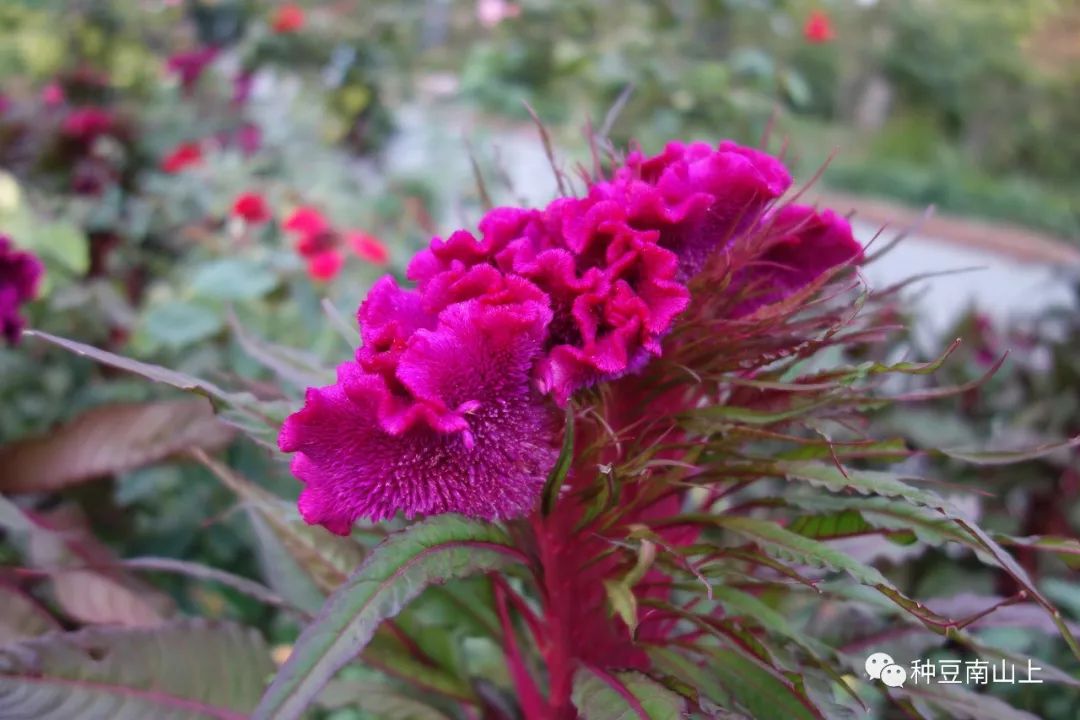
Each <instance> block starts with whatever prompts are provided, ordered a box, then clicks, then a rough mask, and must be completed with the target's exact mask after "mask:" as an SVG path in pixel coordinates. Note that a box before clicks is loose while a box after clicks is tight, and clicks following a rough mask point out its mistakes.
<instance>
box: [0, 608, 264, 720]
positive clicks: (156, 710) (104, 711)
mask: <svg viewBox="0 0 1080 720" xmlns="http://www.w3.org/2000/svg"><path fill="white" fill-rule="evenodd" d="M273 667H274V666H273V663H272V662H271V660H270V655H269V653H268V651H267V648H266V645H265V644H264V643H263V640H262V638H261V637H259V635H258V633H256V632H255V631H254V630H250V629H246V628H241V627H239V626H237V625H233V624H228V623H209V622H205V621H202V620H187V621H183V622H177V623H173V624H170V625H166V626H160V627H157V628H151V629H126V630H118V629H109V628H94V629H91V630H82V631H79V632H74V633H53V634H50V635H45V636H42V637H40V638H37V639H34V640H27V641H23V642H19V643H15V644H13V645H8V646H5V647H3V648H0V717H5V718H34V719H35V720H69V719H70V718H73V717H81V718H109V720H146V718H163V717H168V718H177V720H180V719H190V720H206V718H215V719H217V720H240V719H241V718H243V717H246V714H247V713H248V712H250V710H251V708H252V707H253V706H254V705H255V702H256V701H257V700H258V697H259V694H260V693H261V691H262V688H263V687H264V686H265V683H266V679H267V677H268V676H269V674H270V673H271V672H272V671H273Z"/></svg>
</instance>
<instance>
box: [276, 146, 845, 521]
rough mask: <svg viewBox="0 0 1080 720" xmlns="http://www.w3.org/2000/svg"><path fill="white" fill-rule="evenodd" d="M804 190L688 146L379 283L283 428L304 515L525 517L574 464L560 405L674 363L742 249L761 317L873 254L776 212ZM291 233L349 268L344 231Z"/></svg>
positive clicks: (514, 214) (350, 239) (433, 254)
mask: <svg viewBox="0 0 1080 720" xmlns="http://www.w3.org/2000/svg"><path fill="white" fill-rule="evenodd" d="M790 183H791V178H790V176H789V175H788V173H787V170H786V169H785V168H784V166H783V165H782V164H781V163H780V162H779V161H778V160H776V159H775V158H773V157H771V156H769V155H766V154H765V153H762V152H759V151H756V150H752V149H749V148H744V147H741V146H738V145H735V144H734V143H722V144H720V145H719V146H718V147H716V148H713V147H711V146H709V145H706V144H703V143H694V144H690V145H683V144H680V143H672V144H670V145H668V147H667V148H666V149H665V151H664V152H663V153H661V154H660V155H657V156H655V157H651V158H646V157H644V156H642V155H641V154H640V153H633V154H631V156H630V157H629V158H628V160H627V162H626V163H625V164H624V165H623V166H622V167H621V168H619V169H618V170H617V171H616V173H615V176H614V178H613V179H611V180H603V181H599V182H595V183H594V184H593V185H592V186H591V187H590V191H589V193H588V194H587V195H586V196H585V197H581V198H559V199H557V200H555V201H554V202H552V203H551V204H549V205H548V206H547V207H546V208H544V209H542V210H537V209H524V208H512V207H503V208H496V209H494V210H491V211H489V212H488V213H487V214H486V215H485V216H484V218H483V219H482V220H481V221H480V223H479V226H478V230H477V233H476V234H475V235H474V234H473V233H471V232H468V231H464V230H461V231H458V232H455V233H453V234H451V235H450V236H448V237H447V238H446V239H445V240H443V239H440V238H435V239H433V240H432V241H431V243H430V245H429V247H428V248H427V249H426V250H424V251H422V252H420V253H418V254H417V255H416V256H415V257H414V258H413V260H412V262H411V263H410V264H409V267H408V271H407V276H408V278H409V279H410V280H411V281H413V282H414V283H415V288H413V289H404V288H401V287H399V286H398V284H397V282H396V281H395V280H394V279H393V278H391V277H385V278H383V279H382V280H380V281H379V282H378V283H376V284H375V286H374V287H373V288H372V290H371V292H370V293H369V295H368V297H367V299H366V300H365V301H364V302H363V304H362V305H361V306H360V309H359V311H358V313H357V319H358V321H359V325H360V330H361V338H362V340H363V345H362V347H361V348H360V349H359V350H358V351H357V353H356V357H355V358H354V360H352V361H350V362H346V363H345V364H343V365H341V366H340V367H339V368H338V381H337V383H335V384H334V385H331V386H328V387H323V388H313V389H310V390H308V394H307V400H306V403H305V405H304V408H303V409H302V410H300V411H299V412H297V413H295V414H294V415H292V416H291V417H290V418H289V419H288V420H287V421H286V423H285V425H284V427H283V428H282V431H281V436H280V438H279V444H280V446H281V449H282V450H283V451H285V452H292V453H296V456H295V458H294V460H293V472H294V474H295V475H296V476H297V477H299V478H300V479H301V480H303V481H304V482H305V484H306V487H305V489H304V491H303V493H302V495H301V499H300V508H301V512H302V513H303V515H304V517H305V519H307V520H308V522H312V523H321V524H323V525H325V526H327V527H328V528H330V529H331V530H333V531H335V532H340V533H345V532H348V529H349V527H350V525H351V523H352V522H353V520H355V519H356V518H359V517H367V518H372V519H379V518H385V517H389V516H391V515H394V514H395V513H396V512H399V511H402V512H404V513H405V515H406V516H409V517H411V516H413V515H417V514H432V513H443V512H458V513H463V514H465V515H470V516H473V517H482V518H498V519H505V518H512V517H518V516H521V515H525V514H527V513H529V512H530V511H531V510H532V509H533V508H534V507H535V506H536V503H537V501H538V499H539V496H540V491H541V489H542V487H543V483H544V480H545V478H546V476H547V475H548V473H549V472H550V470H551V468H552V467H553V465H554V463H555V460H556V457H557V454H558V452H557V450H556V448H557V446H558V445H559V442H558V439H557V438H558V435H559V427H558V426H559V423H558V420H559V418H560V417H561V413H560V411H559V410H558V407H559V406H564V405H566V403H567V402H568V401H569V399H570V397H571V396H572V395H573V394H574V393H575V392H577V391H579V390H581V389H583V388H587V387H589V386H592V385H595V384H597V383H601V382H607V381H611V380H615V379H617V378H627V379H629V378H630V376H632V375H634V374H635V373H638V372H640V371H642V370H643V369H644V368H645V366H646V365H648V364H649V362H650V360H651V359H653V358H656V357H658V356H660V355H661V353H662V350H663V347H662V345H663V341H664V338H665V336H666V335H667V334H668V333H669V332H670V330H671V329H672V327H673V325H674V324H675V322H676V320H677V318H678V317H679V316H680V315H681V314H682V313H684V311H686V310H687V308H688V307H689V306H690V299H691V298H690V290H689V289H688V283H689V282H690V281H691V280H692V279H693V277H694V275H696V274H698V273H699V271H700V270H701V269H702V268H703V267H704V266H705V265H706V261H707V260H709V259H710V256H713V255H721V254H724V255H728V254H733V253H732V251H733V250H739V252H738V253H734V254H737V255H739V256H740V257H743V258H744V259H745V262H744V263H743V264H741V265H740V266H739V267H737V268H735V269H734V272H733V273H730V274H731V275H732V276H734V279H733V280H732V281H731V282H727V283H724V284H723V287H731V286H732V282H734V283H738V284H741V286H743V287H745V286H750V285H753V286H754V287H755V288H758V287H759V286H761V287H760V290H761V295H760V298H761V299H760V301H759V302H758V305H760V304H763V303H767V302H775V301H776V300H779V299H782V298H784V297H787V296H789V295H790V294H791V293H792V292H795V291H796V290H798V289H800V288H802V287H805V286H806V285H807V284H809V283H811V282H812V281H813V280H815V279H816V278H818V277H820V276H821V275H822V274H823V273H825V272H826V271H827V270H829V269H830V268H832V267H834V266H836V265H839V264H842V263H844V262H848V261H851V260H853V259H856V258H857V257H858V255H859V252H861V251H860V249H859V246H858V244H857V243H855V242H854V240H853V239H852V238H851V232H850V228H849V227H848V226H847V223H846V221H844V220H843V219H842V218H839V217H838V216H835V215H833V214H832V213H829V212H825V213H820V214H819V213H817V212H815V211H814V210H813V209H811V208H804V207H801V206H790V207H785V208H782V209H779V210H777V209H774V208H773V207H772V206H773V204H774V202H775V201H776V200H777V198H779V197H780V196H781V195H782V194H783V193H784V192H785V191H786V190H787V189H788V187H789V186H790ZM285 229H286V230H287V231H289V232H292V233H295V234H296V235H297V236H298V243H297V248H298V250H299V251H300V252H301V254H304V255H305V257H309V259H310V258H315V257H318V258H323V257H332V258H334V261H333V263H331V264H332V267H330V268H329V269H330V270H331V271H333V272H336V270H337V268H339V267H340V264H341V262H342V258H341V254H340V247H341V244H342V243H341V242H340V240H341V236H340V235H339V234H338V233H337V232H335V231H334V230H333V229H332V228H331V226H330V224H329V222H328V221H327V220H326V219H325V218H324V217H323V216H322V215H321V214H320V213H318V212H317V211H315V210H313V209H311V208H301V209H299V210H298V211H297V212H296V213H294V214H293V215H292V216H291V217H290V218H289V219H288V220H287V221H286V223H285ZM344 237H345V242H346V244H348V245H351V246H352V247H353V249H354V250H355V251H356V252H358V253H360V254H361V255H363V254H364V252H366V251H367V250H365V249H364V243H362V242H361V241H360V239H358V238H360V234H357V233H353V234H347V235H345V236H344ZM364 237H365V238H366V237H367V236H364ZM376 242H377V241H376ZM377 247H379V248H381V245H378V246H377ZM371 251H372V252H374V250H371ZM380 257H384V256H380ZM373 261H374V260H373ZM729 279H730V278H729ZM697 285H701V283H697ZM706 285H709V286H710V287H712V285H711V284H709V283H706ZM716 287H721V285H719V284H717V285H716ZM740 297H741V296H740ZM752 310H753V308H749V309H746V310H744V312H750V311H752Z"/></svg>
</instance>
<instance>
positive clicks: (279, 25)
mask: <svg viewBox="0 0 1080 720" xmlns="http://www.w3.org/2000/svg"><path fill="white" fill-rule="evenodd" d="M305 22H306V17H305V16H304V9H303V8H302V7H300V6H299V5H296V4H294V3H286V4H285V5H282V6H281V7H279V8H278V9H277V12H275V13H274V18H273V20H271V21H270V27H272V28H273V29H274V32H276V33H291V32H296V31H297V30H299V29H300V28H302V27H304V23H305Z"/></svg>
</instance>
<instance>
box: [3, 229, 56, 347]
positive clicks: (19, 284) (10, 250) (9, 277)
mask: <svg viewBox="0 0 1080 720" xmlns="http://www.w3.org/2000/svg"><path fill="white" fill-rule="evenodd" d="M44 272H45V266H44V265H42V264H41V261H40V260H38V259H37V258H36V257H35V256H34V255H32V254H31V253H28V252H25V251H20V250H16V249H15V246H14V245H13V244H12V242H11V238H9V237H7V236H6V235H0V334H3V336H4V339H5V340H7V342H8V343H9V344H11V345H14V344H15V343H17V342H18V341H19V335H20V333H22V329H23V327H24V326H25V324H26V322H25V321H24V320H23V318H22V316H21V315H19V308H20V307H21V306H22V305H23V304H24V303H27V302H29V301H31V300H33V299H34V297H36V296H37V293H38V286H39V285H40V283H41V277H42V275H43V274H44Z"/></svg>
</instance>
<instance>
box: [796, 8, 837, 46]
mask: <svg viewBox="0 0 1080 720" xmlns="http://www.w3.org/2000/svg"><path fill="white" fill-rule="evenodd" d="M803 37H805V38H806V41H807V42H811V43H815V44H819V43H827V42H831V41H832V40H833V39H834V38H835V37H836V32H835V31H834V30H833V26H832V20H831V19H830V18H829V16H828V15H827V14H826V13H825V11H823V10H815V11H814V12H812V13H810V17H808V18H806V24H805V25H803Z"/></svg>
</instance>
